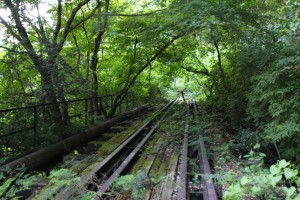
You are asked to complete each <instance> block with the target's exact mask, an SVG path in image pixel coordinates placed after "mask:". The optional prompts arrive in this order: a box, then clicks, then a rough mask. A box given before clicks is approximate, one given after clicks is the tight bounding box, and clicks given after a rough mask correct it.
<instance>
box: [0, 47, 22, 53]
mask: <svg viewBox="0 0 300 200" xmlns="http://www.w3.org/2000/svg"><path fill="white" fill-rule="evenodd" d="M0 48H2V49H5V50H7V51H9V52H13V53H19V54H27V52H26V51H17V50H14V49H10V48H8V47H5V46H0Z"/></svg>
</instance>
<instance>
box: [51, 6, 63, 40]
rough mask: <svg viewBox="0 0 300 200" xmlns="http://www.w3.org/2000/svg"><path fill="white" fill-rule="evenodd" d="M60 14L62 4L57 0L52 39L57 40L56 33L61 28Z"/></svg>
mask: <svg viewBox="0 0 300 200" xmlns="http://www.w3.org/2000/svg"><path fill="white" fill-rule="evenodd" d="M61 15H62V5H61V0H57V23H56V27H55V30H54V32H53V40H54V41H56V40H57V36H58V33H59V31H60V29H61Z"/></svg>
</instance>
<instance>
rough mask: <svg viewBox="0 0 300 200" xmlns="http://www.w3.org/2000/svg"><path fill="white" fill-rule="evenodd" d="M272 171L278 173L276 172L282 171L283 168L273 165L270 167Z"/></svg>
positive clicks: (273, 173)
mask: <svg viewBox="0 0 300 200" xmlns="http://www.w3.org/2000/svg"><path fill="white" fill-rule="evenodd" d="M270 172H271V174H272V175H276V174H279V173H280V172H281V170H280V168H279V167H277V166H276V165H272V166H271V167H270Z"/></svg>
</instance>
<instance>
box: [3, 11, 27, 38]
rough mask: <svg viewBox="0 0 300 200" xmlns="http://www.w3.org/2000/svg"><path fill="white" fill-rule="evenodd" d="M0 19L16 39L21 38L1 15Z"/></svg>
mask: <svg viewBox="0 0 300 200" xmlns="http://www.w3.org/2000/svg"><path fill="white" fill-rule="evenodd" d="M0 21H1V24H3V25H4V26H5V28H6V29H7V30H8V31H9V33H10V34H11V35H12V36H14V37H15V38H16V39H17V40H18V41H21V40H22V38H21V37H20V36H19V35H17V34H16V33H15V31H14V30H13V29H12V26H10V25H9V24H8V23H7V22H6V21H5V20H4V19H3V18H2V17H1V16H0Z"/></svg>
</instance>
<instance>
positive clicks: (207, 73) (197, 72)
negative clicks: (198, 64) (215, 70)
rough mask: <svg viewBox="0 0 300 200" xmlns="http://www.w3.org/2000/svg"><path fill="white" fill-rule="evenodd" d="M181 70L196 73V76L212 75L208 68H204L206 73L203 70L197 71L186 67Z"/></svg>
mask: <svg viewBox="0 0 300 200" xmlns="http://www.w3.org/2000/svg"><path fill="white" fill-rule="evenodd" d="M180 68H182V69H184V70H186V71H188V72H192V73H195V74H203V75H206V76H209V75H210V73H209V71H208V70H207V68H206V67H204V71H203V70H197V69H194V68H191V67H184V66H181V67H180Z"/></svg>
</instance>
